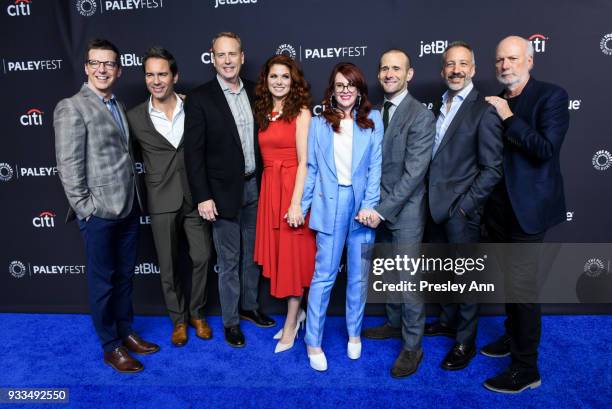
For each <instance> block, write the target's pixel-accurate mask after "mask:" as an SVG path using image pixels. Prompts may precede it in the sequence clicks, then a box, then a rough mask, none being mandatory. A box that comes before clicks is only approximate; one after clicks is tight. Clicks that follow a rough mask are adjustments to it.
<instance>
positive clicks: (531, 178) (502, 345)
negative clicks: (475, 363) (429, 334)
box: [481, 36, 569, 393]
mask: <svg viewBox="0 0 612 409" xmlns="http://www.w3.org/2000/svg"><path fill="white" fill-rule="evenodd" d="M532 68H533V46H532V45H531V43H530V42H529V41H527V40H526V39H524V38H521V37H517V36H510V37H507V38H505V39H503V40H502V41H501V42H500V43H499V44H498V46H497V50H496V58H495V72H496V76H497V80H498V81H499V82H500V83H501V84H502V85H503V86H504V90H503V91H502V92H501V93H500V94H499V96H490V97H487V98H486V100H487V101H488V102H489V103H490V104H491V105H493V106H494V107H495V110H496V111H497V114H498V115H499V117H500V118H501V119H502V121H503V127H504V133H503V138H504V177H503V178H502V180H501V182H500V183H499V184H498V185H497V186H496V187H495V190H494V192H493V194H492V195H491V197H490V199H489V202H488V206H487V209H486V211H485V223H486V226H487V230H488V232H489V237H490V239H491V241H492V242H497V243H542V242H543V241H544V236H545V235H546V231H547V230H548V229H550V228H551V227H553V226H555V225H556V224H558V223H561V222H562V221H564V220H565V195H564V193H563V178H562V176H561V170H560V169H561V166H560V164H559V154H560V152H561V145H562V144H563V139H564V138H565V134H566V132H567V129H568V127H569V113H568V110H567V107H568V103H569V101H568V95H567V92H566V91H565V90H564V89H563V88H561V87H559V86H557V85H553V84H549V83H546V82H541V81H537V80H535V79H534V78H533V77H531V75H530V71H531V69H532ZM534 247H535V248H534ZM523 248H527V249H531V250H532V251H529V253H531V254H528V253H527V252H525V251H522V252H521V254H520V260H521V264H520V265H517V264H516V263H515V264H512V263H509V262H508V261H509V260H510V258H509V257H512V255H508V254H506V256H507V257H508V259H507V260H506V261H504V259H501V260H500V261H501V266H502V269H503V270H504V274H505V276H506V277H507V278H508V280H507V283H509V284H510V285H509V286H508V288H506V296H507V297H509V298H510V301H513V300H514V301H516V300H517V298H522V299H526V301H525V302H524V303H511V304H506V315H507V319H506V322H505V333H504V335H503V336H502V337H501V338H499V339H498V340H497V341H495V342H493V343H491V344H489V345H487V346H485V347H483V348H482V349H481V353H482V354H483V355H486V356H490V357H503V356H508V355H510V356H511V357H512V363H511V365H510V368H509V369H508V370H507V371H505V372H503V373H501V374H499V375H497V376H495V377H493V378H491V379H487V380H486V381H485V383H484V386H485V387H486V388H487V389H490V390H492V391H495V392H502V393H519V392H522V391H524V390H525V389H529V388H531V389H533V388H537V387H538V386H540V384H541V382H542V381H541V378H540V374H539V371H538V346H539V343H540V331H541V320H540V316H541V312H540V305H539V304H536V303H535V301H536V298H537V291H536V288H537V286H536V273H537V245H535V246H531V247H530V246H526V247H523ZM505 253H507V252H505Z"/></svg>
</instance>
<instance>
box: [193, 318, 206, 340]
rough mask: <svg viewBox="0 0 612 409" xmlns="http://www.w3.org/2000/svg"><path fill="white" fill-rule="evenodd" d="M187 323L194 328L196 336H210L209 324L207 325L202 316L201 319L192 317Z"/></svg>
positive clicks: (204, 337) (203, 337)
mask: <svg viewBox="0 0 612 409" xmlns="http://www.w3.org/2000/svg"><path fill="white" fill-rule="evenodd" d="M189 323H190V324H191V326H192V327H194V328H195V330H196V335H197V336H198V338H202V339H211V338H212V329H210V326H209V325H208V323H207V322H206V320H205V319H204V318H202V319H194V318H192V319H190V320H189Z"/></svg>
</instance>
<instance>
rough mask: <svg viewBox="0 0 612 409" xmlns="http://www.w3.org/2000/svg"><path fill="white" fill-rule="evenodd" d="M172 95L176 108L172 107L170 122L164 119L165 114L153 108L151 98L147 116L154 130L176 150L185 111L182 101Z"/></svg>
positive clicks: (181, 132) (183, 128)
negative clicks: (174, 98)
mask: <svg viewBox="0 0 612 409" xmlns="http://www.w3.org/2000/svg"><path fill="white" fill-rule="evenodd" d="M174 95H175V96H176V107H174V112H173V113H172V119H171V120H170V119H168V118H167V117H166V114H165V113H163V112H162V111H159V110H157V109H156V108H155V107H154V106H153V102H152V99H151V98H149V116H150V117H151V122H153V126H154V127H155V130H156V131H157V132H159V133H160V134H161V135H162V136H163V137H164V138H166V139H167V140H168V142H170V144H171V145H172V146H174V147H175V148H178V146H179V144H180V143H181V139H183V131H184V130H185V111H184V110H183V100H182V99H181V98H180V97H179V96H178V95H177V94H176V93H175V94H174Z"/></svg>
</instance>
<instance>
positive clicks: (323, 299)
mask: <svg viewBox="0 0 612 409" xmlns="http://www.w3.org/2000/svg"><path fill="white" fill-rule="evenodd" d="M354 214H355V203H354V196H353V188H352V187H351V186H339V187H338V205H337V208H336V218H335V221H334V231H333V233H332V234H325V233H321V232H318V233H317V255H316V258H315V271H314V275H313V277H312V283H311V284H310V292H309V293H308V317H307V319H306V336H305V338H304V341H305V342H306V345H308V346H311V347H320V346H321V341H322V340H323V328H324V326H325V314H326V312H327V306H328V305H329V296H330V294H331V290H332V288H333V286H334V282H335V281H336V276H337V275H338V268H339V267H340V258H341V257H342V251H343V250H344V245H345V244H346V247H347V285H346V327H347V330H348V335H349V336H350V337H357V336H359V335H360V333H361V323H362V322H363V312H364V308H365V302H366V287H367V284H368V275H367V266H368V264H367V263H368V260H367V258H366V257H362V253H361V245H362V244H369V243H371V242H372V241H373V239H374V233H373V231H372V229H370V228H369V227H365V226H364V227H360V228H358V229H355V230H352V231H351V230H350V226H351V222H352V220H353V217H354ZM362 267H363V268H362Z"/></svg>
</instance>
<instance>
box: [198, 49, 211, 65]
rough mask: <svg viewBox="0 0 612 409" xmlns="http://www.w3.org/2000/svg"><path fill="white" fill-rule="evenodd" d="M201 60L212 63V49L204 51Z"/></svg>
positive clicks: (204, 62)
mask: <svg viewBox="0 0 612 409" xmlns="http://www.w3.org/2000/svg"><path fill="white" fill-rule="evenodd" d="M200 60H201V61H202V64H212V60H213V53H212V51H205V52H203V53H202V55H200Z"/></svg>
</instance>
